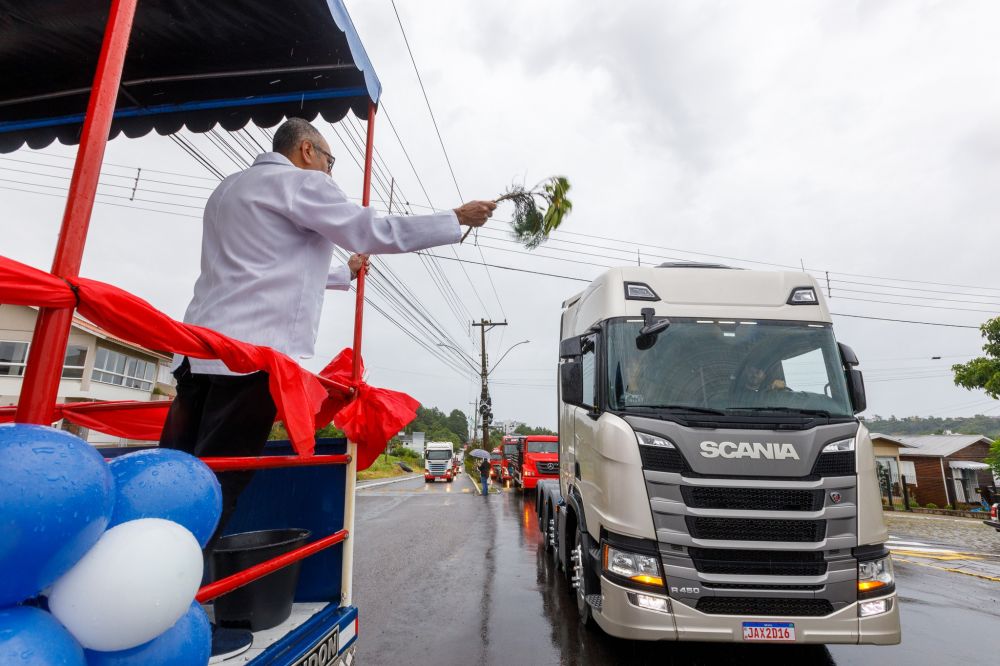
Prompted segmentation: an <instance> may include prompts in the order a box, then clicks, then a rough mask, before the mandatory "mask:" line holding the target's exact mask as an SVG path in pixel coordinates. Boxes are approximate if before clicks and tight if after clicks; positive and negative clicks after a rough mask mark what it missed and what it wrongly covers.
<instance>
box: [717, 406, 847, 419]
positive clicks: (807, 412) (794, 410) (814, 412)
mask: <svg viewBox="0 0 1000 666" xmlns="http://www.w3.org/2000/svg"><path fill="white" fill-rule="evenodd" d="M729 411H731V412H734V411H745V412H782V413H785V414H802V415H803V416H825V417H827V418H830V417H831V416H833V414H831V413H830V412H828V411H827V410H825V409H801V408H799V407H730V408H729Z"/></svg>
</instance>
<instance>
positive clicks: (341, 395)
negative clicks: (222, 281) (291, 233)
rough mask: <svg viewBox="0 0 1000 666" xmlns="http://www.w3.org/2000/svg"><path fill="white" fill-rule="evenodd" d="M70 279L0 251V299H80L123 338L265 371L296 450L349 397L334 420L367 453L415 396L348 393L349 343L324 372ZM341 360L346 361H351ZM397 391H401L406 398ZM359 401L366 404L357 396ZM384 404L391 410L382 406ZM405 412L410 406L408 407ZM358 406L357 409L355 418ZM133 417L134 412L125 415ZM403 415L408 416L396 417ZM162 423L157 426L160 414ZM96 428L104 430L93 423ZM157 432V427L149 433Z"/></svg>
mask: <svg viewBox="0 0 1000 666" xmlns="http://www.w3.org/2000/svg"><path fill="white" fill-rule="evenodd" d="M74 282H75V284H76V292H77V293H76V296H74V293H73V289H71V287H70V285H69V284H68V283H67V282H66V281H64V280H63V279H61V278H59V277H56V276H54V275H52V274H50V273H46V272H44V271H40V270H38V269H36V268H32V267H31V266H27V265H25V264H22V263H20V262H17V261H14V260H13V259H9V258H7V257H0V303H8V304H11V305H33V306H39V307H55V308H60V307H72V306H73V305H74V304H76V303H77V299H79V303H78V305H77V310H78V311H79V312H80V314H81V315H83V316H84V317H86V318H87V319H89V320H90V321H92V322H94V323H95V324H97V325H98V326H100V327H101V328H103V329H105V330H106V331H108V332H109V333H111V334H112V335H115V336H118V337H120V338H122V339H125V340H130V341H132V342H134V343H135V344H138V345H142V346H144V347H149V348H150V349H161V350H167V351H171V352H175V353H178V354H183V355H185V356H192V357H194V358H210V359H216V358H217V359H221V360H222V361H223V362H224V363H225V364H226V366H227V367H229V368H230V369H231V370H233V371H235V372H256V371H258V370H263V371H265V372H267V373H268V376H269V378H270V382H269V383H270V389H271V395H272V397H273V398H274V402H275V405H277V407H278V418H279V419H281V420H282V421H283V422H284V424H285V428H286V429H287V430H288V436H289V439H290V440H291V442H292V445H293V446H294V447H295V450H296V451H297V452H298V453H299V454H300V455H305V456H309V455H312V454H313V451H314V448H315V439H314V432H315V428H316V427H317V426H323V425H326V424H327V423H329V422H330V419H331V418H335V417H337V416H338V414H339V412H340V411H342V410H343V409H344V408H345V407H346V406H347V405H349V404H350V405H354V407H353V409H352V411H351V414H352V415H354V416H353V418H351V419H350V421H349V430H348V428H343V426H339V425H338V427H341V428H342V429H344V430H345V433H347V435H348V437H350V438H351V439H352V440H353V441H356V442H358V444H359V456H360V450H361V448H362V447H364V450H365V451H366V452H368V451H370V450H374V449H377V451H376V452H375V454H374V456H372V460H373V459H374V457H375V456H377V455H378V453H379V452H381V450H383V449H384V448H385V445H386V443H387V442H388V440H389V437H391V436H392V434H395V433H396V432H398V430H399V428H401V427H402V426H405V425H406V424H407V423H409V422H410V421H412V420H413V418H414V416H415V407H414V408H413V410H408V405H409V404H410V402H413V403H414V404H415V401H413V399H412V398H409V396H405V395H404V394H397V393H396V392H394V391H385V390H384V389H374V388H372V387H368V386H366V385H365V384H364V383H361V384H360V385H359V386H357V387H355V389H356V391H354V392H353V393H352V390H351V387H350V384H351V382H350V373H349V372H348V373H347V374H346V375H345V374H344V373H343V372H341V371H340V368H341V367H342V365H343V362H342V361H341V358H342V357H343V356H344V355H345V353H347V354H348V355H349V354H350V350H349V349H348V350H344V352H341V354H340V355H338V357H337V359H334V361H333V362H331V364H330V365H329V366H327V370H329V372H327V371H324V372H326V375H324V376H317V375H314V374H312V373H311V372H309V371H307V370H305V369H304V368H302V367H301V366H299V364H298V363H296V362H295V361H293V360H292V359H291V358H289V357H288V356H285V355H284V354H282V353H280V352H277V351H275V350H274V349H271V348H270V347H262V346H257V345H251V344H249V343H246V342H241V341H239V340H234V339H232V338H229V337H227V336H225V335H222V334H220V333H216V332H215V331H212V330H210V329H207V328H203V327H201V326H193V325H191V324H184V323H181V322H178V321H175V320H174V319H171V318H170V317H168V316H166V315H165V314H163V313H162V312H160V311H158V310H157V309H156V308H154V307H153V306H152V305H150V304H149V303H147V302H146V301H144V300H142V299H141V298H138V297H137V296H134V295H133V294H130V293H128V292H126V291H124V290H122V289H119V288H117V287H114V286H112V285H109V284H106V283H104V282H99V281H97V280H89V279H87V278H76V279H75V281H74ZM347 366H348V367H349V366H350V363H349V362H348V364H347ZM331 368H334V369H333V370H331ZM386 396H392V399H389V400H387V398H386ZM399 396H404V398H405V400H404V399H402V398H400V397H399ZM359 401H360V402H367V404H364V405H357V404H355V403H358V402H359ZM77 407H79V406H77ZM385 407H387V408H389V411H385V412H383V411H380V410H382V409H383V408H385ZM67 409H70V410H72V409H73V407H72V406H64V407H63V413H64V414H66V415H67V416H68V415H69V412H67V411H66V410H67ZM160 409H162V408H160ZM410 412H413V413H412V415H410ZM82 413H83V418H84V419H87V418H90V419H91V421H92V422H94V423H97V421H96V420H94V419H95V417H94V412H91V413H90V414H89V416H88V413H87V412H86V410H84V411H83V412H82ZM109 413H111V412H108V411H105V412H104V416H103V417H102V420H101V422H102V423H105V425H106V419H107V414H109ZM122 413H124V412H122ZM358 414H360V415H361V417H360V421H359V420H358V416H357V415H358ZM136 417H137V415H135V414H133V415H132V417H131V418H136ZM70 418H71V419H72V420H73V421H75V422H77V423H80V424H81V425H87V423H84V422H83V421H81V420H80V413H78V414H77V415H76V416H75V417H72V416H71V417H70ZM123 418H125V417H123ZM403 418H405V419H406V420H405V421H402V422H400V419H403ZM324 419H325V421H324ZM379 420H384V423H383V424H382V428H381V430H382V431H385V430H386V429H389V428H391V430H392V433H391V434H390V435H389V437H386V438H384V439H373V438H372V437H373V436H374V435H376V434H377V433H378V431H379V429H378V428H376V427H374V426H373V425H372V421H379ZM121 423H123V422H122V421H120V420H119V425H121ZM160 425H161V427H162V421H161V422H160ZM88 427H90V426H88ZM143 427H145V426H143ZM94 429H95V430H102V431H105V432H106V431H107V430H104V429H102V428H101V427H97V426H96V425H95V426H94ZM122 432H125V431H124V430H122ZM130 432H131V430H130ZM112 434H115V433H112ZM147 434H148V433H147ZM158 438H159V435H158V434H157V435H156V437H152V438H151V439H158ZM135 439H146V437H141V438H140V437H136V438H135ZM366 455H367V453H366ZM368 464H370V462H369V463H368ZM366 466H367V465H366ZM359 467H360V466H359Z"/></svg>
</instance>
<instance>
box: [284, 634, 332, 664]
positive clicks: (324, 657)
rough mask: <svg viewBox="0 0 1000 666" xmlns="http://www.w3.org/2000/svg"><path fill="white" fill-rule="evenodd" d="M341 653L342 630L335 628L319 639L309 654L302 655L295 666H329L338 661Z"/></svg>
mask: <svg viewBox="0 0 1000 666" xmlns="http://www.w3.org/2000/svg"><path fill="white" fill-rule="evenodd" d="M339 651H340V628H339V627H334V628H333V629H332V630H330V631H329V632H327V634H326V635H325V636H323V638H321V639H319V642H317V643H316V644H315V645H313V646H312V648H310V650H309V652H306V653H305V654H304V655H302V656H301V657H300V658H299V659H298V661H296V662H295V663H294V664H293V666H327V665H328V664H332V663H334V662H335V661H337V654H338V652H339Z"/></svg>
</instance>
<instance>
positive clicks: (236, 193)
mask: <svg viewBox="0 0 1000 666" xmlns="http://www.w3.org/2000/svg"><path fill="white" fill-rule="evenodd" d="M333 164H334V157H333V155H332V154H331V152H330V146H329V144H328V143H327V142H326V140H325V139H324V138H323V136H322V135H321V134H320V133H319V131H318V130H316V128H315V127H313V126H312V125H311V124H310V123H308V122H306V121H305V120H302V119H300V118H292V119H289V120H288V121H287V122H285V123H284V124H283V125H282V126H281V127H279V128H278V130H277V132H275V134H274V150H273V152H269V153H263V154H262V155H260V156H258V157H257V159H256V160H255V161H254V163H253V165H252V166H251V167H250V168H248V169H246V170H244V171H242V172H240V173H237V174H233V175H232V176H229V177H228V178H226V179H225V180H224V181H222V183H221V184H220V185H219V186H218V187H217V188H216V189H215V191H214V192H213V193H212V195H211V197H209V199H208V203H207V204H206V206H205V215H204V223H203V236H202V247H201V275H200V276H199V277H198V280H197V282H196V283H195V287H194V298H193V299H192V300H191V304H190V305H189V306H188V309H187V312H186V313H185V316H184V321H185V322H187V323H190V324H197V325H200V326H205V327H207V328H211V329H213V330H216V331H218V332H220V333H224V334H226V335H228V336H230V337H233V338H236V339H239V340H243V341H245V342H251V343H254V344H258V345H266V346H269V347H273V348H274V349H277V350H278V351H281V352H284V353H285V354H288V355H289V356H291V357H292V358H308V357H310V356H312V354H313V349H314V345H315V342H316V334H317V330H318V327H319V318H320V312H321V309H322V306H323V293H324V290H325V289H340V290H345V289H348V287H349V286H350V281H351V280H352V279H354V277H355V276H356V275H357V272H358V269H359V268H360V267H361V263H362V261H364V260H365V257H366V255H368V254H391V253H401V252H413V251H416V250H422V249H426V248H429V247H435V246H438V245H446V244H450V243H456V242H458V241H459V239H460V238H461V235H462V232H461V225H466V226H469V227H479V226H482V225H483V224H485V223H486V220H487V219H488V218H489V217H490V215H491V214H492V212H493V209H494V208H496V204H494V203H492V202H490V201H473V202H470V203H467V204H464V205H462V206H460V207H458V208H456V209H455V210H453V211H447V212H441V213H435V214H431V215H413V216H393V215H390V216H379V215H377V214H376V213H375V211H373V210H372V209H371V208H366V207H362V206H359V205H357V204H355V203H352V202H351V201H349V200H348V198H347V196H346V195H345V194H344V192H343V191H342V190H341V189H340V188H339V187H338V186H337V184H336V183H335V182H334V181H333V180H332V178H331V177H330V173H331V171H332V170H333ZM335 246H339V247H342V248H344V249H347V250H350V251H351V252H354V253H355V254H354V255H353V256H352V257H351V260H350V262H349V263H348V265H347V266H336V267H333V268H331V267H330V262H331V259H332V256H333V249H334V247H335ZM174 375H175V376H176V378H177V397H176V398H175V400H174V402H173V404H172V405H171V408H170V413H169V415H168V417H167V422H166V425H165V426H164V429H163V434H162V436H161V440H160V445H161V446H164V447H168V448H174V449H180V450H183V451H187V452H189V453H191V454H193V455H196V456H257V455H260V453H261V451H262V450H263V448H264V444H265V442H266V441H267V437H268V434H269V433H270V430H271V425H272V423H273V421H274V418H275V414H276V410H275V406H274V402H273V401H272V400H271V396H270V393H269V391H268V381H267V374H266V373H264V372H256V373H253V374H249V375H240V374H237V373H234V372H232V371H230V370H229V369H228V368H227V367H226V366H225V365H224V364H223V363H222V362H221V361H216V360H203V359H194V358H190V359H189V358H187V357H176V358H175V359H174ZM250 476H251V474H250V473H246V472H239V473H231V474H221V475H220V482H221V483H222V490H223V513H222V519H221V520H220V521H219V529H218V530H217V531H216V535H215V536H213V538H212V541H210V542H209V545H208V546H207V547H206V550H210V549H211V547H212V544H214V542H215V540H216V539H217V537H218V536H219V534H220V533H221V531H222V528H223V527H225V524H226V521H227V520H228V518H229V516H230V515H231V514H232V512H233V510H234V509H235V507H236V499H237V498H238V496H239V493H240V492H241V491H242V490H243V488H244V487H245V486H246V484H247V483H248V482H249V480H250Z"/></svg>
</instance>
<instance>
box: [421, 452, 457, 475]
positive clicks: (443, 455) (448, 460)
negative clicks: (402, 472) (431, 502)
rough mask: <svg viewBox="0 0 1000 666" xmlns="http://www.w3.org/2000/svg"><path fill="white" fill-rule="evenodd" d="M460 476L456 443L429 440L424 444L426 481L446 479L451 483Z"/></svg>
mask: <svg viewBox="0 0 1000 666" xmlns="http://www.w3.org/2000/svg"><path fill="white" fill-rule="evenodd" d="M456 476H458V468H457V467H456V466H455V445H454V444H452V443H451V442H427V444H425V445H424V482H426V483H434V481H436V480H438V479H444V480H445V481H447V482H449V483H451V482H452V481H453V480H454V479H455V477H456Z"/></svg>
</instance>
